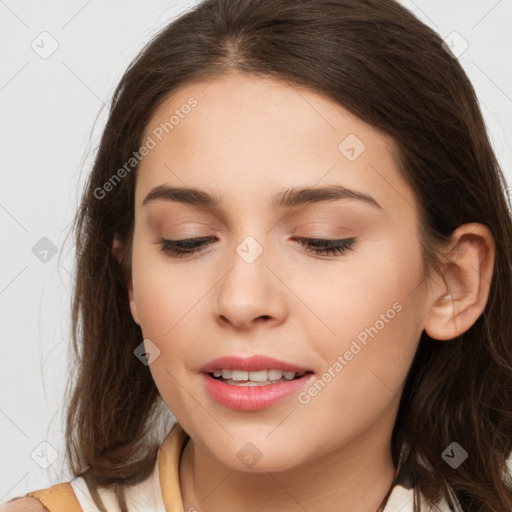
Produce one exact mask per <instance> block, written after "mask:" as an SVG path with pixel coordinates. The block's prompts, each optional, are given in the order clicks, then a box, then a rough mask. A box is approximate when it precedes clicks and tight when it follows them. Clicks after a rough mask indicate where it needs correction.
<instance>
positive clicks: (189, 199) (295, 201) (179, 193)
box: [142, 185, 383, 210]
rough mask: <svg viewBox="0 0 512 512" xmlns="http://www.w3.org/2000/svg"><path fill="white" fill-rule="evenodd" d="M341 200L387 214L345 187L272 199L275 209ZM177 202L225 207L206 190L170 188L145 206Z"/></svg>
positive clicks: (155, 192) (155, 191) (308, 189)
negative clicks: (359, 203)
mask: <svg viewBox="0 0 512 512" xmlns="http://www.w3.org/2000/svg"><path fill="white" fill-rule="evenodd" d="M339 199H355V200H357V201H361V202H363V203H366V204H368V205H371V206H373V207H375V208H379V209H381V210H383V208H382V206H380V204H379V203H378V202H377V201H376V200H375V199H374V198H373V197H372V196H370V195H368V194H364V193H362V192H358V191H356V190H352V189H349V188H346V187H343V186H341V185H332V186H327V187H321V188H311V187H303V188H288V189H285V190H282V191H280V192H279V193H277V194H276V195H274V196H273V197H272V200H271V205H272V206H273V207H275V208H277V207H290V208H291V207H296V206H301V205H304V204H311V203H319V202H324V201H336V200H339ZM157 200H164V201H175V202H179V203H184V204H189V205H193V206H204V207H207V208H218V207H220V205H221V198H220V196H215V195H213V194H210V193H208V192H206V191H204V190H200V189H198V188H193V187H170V186H168V185H159V186H157V187H155V188H153V189H152V190H151V191H150V192H149V194H148V195H147V196H146V197H145V199H144V201H143V202H142V205H143V206H144V205H146V204H149V203H152V202H153V201H157Z"/></svg>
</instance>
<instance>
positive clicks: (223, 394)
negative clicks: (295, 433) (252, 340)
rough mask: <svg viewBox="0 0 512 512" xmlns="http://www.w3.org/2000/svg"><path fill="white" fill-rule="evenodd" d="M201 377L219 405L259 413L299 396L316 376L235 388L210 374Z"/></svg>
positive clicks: (311, 374) (308, 375) (309, 375)
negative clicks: (289, 398) (302, 389)
mask: <svg viewBox="0 0 512 512" xmlns="http://www.w3.org/2000/svg"><path fill="white" fill-rule="evenodd" d="M224 368H226V367H225V366H224ZM262 369H263V368H262ZM289 371H294V370H289ZM201 377H202V378H203V382H204V385H205V387H206V391H207V392H208V394H209V395H210V397H211V398H212V399H213V400H215V401H216V402H218V403H219V404H221V405H223V406H225V407H228V408H230V409H236V410H239V411H257V410H261V409H266V408H268V407H270V406H271V405H274V404H276V403H278V402H281V401H283V400H285V399H286V398H288V397H290V396H291V395H295V394H297V393H298V392H299V391H300V390H301V388H304V387H305V386H306V385H307V384H308V383H309V382H310V381H311V379H312V378H314V374H313V373H306V375H304V376H302V377H300V378H298V379H294V380H289V381H286V382H277V383H275V384H266V385H264V386H234V385H231V384H226V383H225V382H222V381H220V380H217V379H214V378H213V377H211V376H210V375H209V374H208V373H202V374H201Z"/></svg>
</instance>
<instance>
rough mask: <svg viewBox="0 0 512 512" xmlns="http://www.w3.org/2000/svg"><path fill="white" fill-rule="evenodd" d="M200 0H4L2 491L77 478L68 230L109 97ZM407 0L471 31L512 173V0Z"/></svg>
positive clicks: (461, 32)
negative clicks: (71, 416)
mask: <svg viewBox="0 0 512 512" xmlns="http://www.w3.org/2000/svg"><path fill="white" fill-rule="evenodd" d="M195 3H197V2H193V1H189V2H184V1H174V2H170V1H163V0H153V1H151V2H147V1H146V2H143V1H142V0H137V1H134V0H132V1H126V0H124V1H121V0H116V1H110V2H108V3H107V2H100V1H99V0H89V1H86V0H80V1H67V2H64V1H63V0H61V1H56V0H52V1H47V2H44V3H40V2H36V1H35V0H32V1H25V2H15V1H14V0H0V47H2V48H3V54H2V61H1V66H0V106H1V121H2V122H1V124H0V130H1V132H0V135H1V136H0V141H1V142H0V144H1V147H0V158H1V167H0V173H1V180H2V181H1V184H2V186H1V187H0V232H1V240H3V241H4V242H3V244H2V245H1V248H2V250H1V255H2V264H1V265H0V322H1V323H0V328H1V340H2V357H1V359H0V379H1V380H0V433H1V438H0V502H5V501H7V500H9V499H10V498H12V497H14V496H20V495H22V494H24V493H26V492H28V491H30V490H35V489H38V488H42V487H47V486H48V485H51V484H53V483H57V482H59V481H64V480H67V479H69V475H68V473H67V472H66V470H65V467H64V442H63V432H64V429H63V419H62V418H63V410H62V407H61V403H62V396H63V392H64V384H65V378H66V358H67V351H68V346H69V326H70V298H71V285H72V282H73V277H72V274H73V247H72V240H68V241H67V242H66V245H65V246H64V240H65V237H66V234H67V232H68V229H69V226H70V222H71V220H72V218H73V214H74V211H75V208H76V205H77V198H78V197H79V193H80V191H81V186H82V183H83V181H84V177H85V176H86V174H87V172H88V171H89V169H90V163H91V160H92V156H93V154H94V148H95V146H96V144H97V142H98V136H99V134H100V132H101V129H102V127H103V124H104V122H105V120H106V114H107V110H106V108H103V110H102V111H101V113H100V109H101V107H102V106H103V104H105V103H108V101H109V99H110V96H111V93H112V92H113V89H114V87H115V85H116V84H117V81H118V80H119V78H120V76H121V74H122V73H123V71H124V70H125V68H126V67H127V65H128V64H129V62H130V60H131V59H132V58H133V57H134V56H135V55H136V53H137V52H138V51H139V50H140V49H141V48H142V46H143V45H144V44H145V43H146V42H147V41H148V40H149V39H150V38H151V36H152V34H154V33H155V32H156V31H158V30H159V29H160V28H161V27H162V26H163V25H164V24H166V23H167V22H168V21H170V20H171V19H172V18H174V17H175V16H176V15H178V14H179V13H181V12H183V11H184V10H185V9H187V8H188V7H190V6H192V5H194V4H195ZM402 3H403V4H404V5H405V6H406V7H408V8H409V9H410V10H411V11H413V12H414V13H415V14H416V15H417V16H418V17H419V18H420V19H421V20H422V21H424V22H425V23H426V24H427V25H429V26H431V27H432V28H433V29H434V30H436V31H437V32H438V33H439V34H440V35H441V36H442V37H443V38H445V37H447V36H449V35H450V34H452V33H453V32H457V33H458V35H457V34H456V35H455V36H454V35H451V36H450V41H453V42H454V43H455V48H456V49H457V48H458V49H459V50H462V49H463V48H464V46H462V45H465V43H464V41H466V42H467V44H468V47H467V49H466V50H465V51H464V52H463V53H462V54H461V55H460V56H459V60H460V62H461V63H462V65H463V67H464V69H465V70H466V72H467V74H468V75H469V78H470V79H471V81H472V83H473V85H474V87H475V90H476V92H477V95H478V97H479V101H480V105H481V108H482V111H483V114H484V117H485V119H486V123H487V125H488V128H489V132H490V136H491V140H492V142H493V146H494V149H495V151H496V154H497V157H498V160H499V161H500V163H501V164H502V166H503V169H504V171H505V173H506V176H507V180H508V181H509V183H510V182H511V181H512V146H511V142H510V137H509V136H508V135H509V134H510V133H511V129H512V63H511V58H510V55H511V52H512V35H511V32H510V26H511V23H512V0H499V1H498V0H471V1H469V0H414V1H413V0H404V1H403V2H402ZM43 32H47V34H43V35H41V33H43ZM457 41H458V42H457ZM52 45H53V46H56V45H58V47H57V48H56V49H55V51H54V52H53V53H52V54H51V55H49V56H48V55H46V54H45V52H50V51H51V50H52V49H53V47H52ZM41 239H43V240H42V241H41ZM34 247H35V249H34ZM52 248H53V250H54V252H55V254H53V253H52ZM44 250H47V251H48V253H43V252H41V251H44ZM59 256H60V261H59ZM50 463H51V465H49V467H48V468H45V467H44V466H46V465H48V464H50Z"/></svg>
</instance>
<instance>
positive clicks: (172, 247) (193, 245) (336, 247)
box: [157, 236, 356, 258]
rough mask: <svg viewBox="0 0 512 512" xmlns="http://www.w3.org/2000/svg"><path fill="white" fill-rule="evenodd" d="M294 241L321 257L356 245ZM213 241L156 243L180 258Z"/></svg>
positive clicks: (205, 238)
mask: <svg viewBox="0 0 512 512" xmlns="http://www.w3.org/2000/svg"><path fill="white" fill-rule="evenodd" d="M294 240H297V241H298V242H299V243H300V244H301V245H302V246H303V247H304V248H305V250H306V251H307V252H312V253H314V254H316V255H323V256H331V255H339V254H343V253H345V252H348V251H350V250H352V249H353V247H354V245H355V243H356V239H355V238H342V239H338V240H328V239H323V238H306V237H302V238H299V237H295V238H294ZM213 241H215V238H214V237H209V236H203V237H195V238H186V239H183V240H166V239H163V238H162V239H160V241H159V242H157V243H158V244H160V245H161V250H162V251H163V252H164V253H166V254H169V255H170V256H172V257H176V258H182V257H185V256H189V255H192V254H195V253H198V252H200V251H202V250H203V248H204V247H206V246H207V245H210V244H211V243H213Z"/></svg>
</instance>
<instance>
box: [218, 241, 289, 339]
mask: <svg viewBox="0 0 512 512" xmlns="http://www.w3.org/2000/svg"><path fill="white" fill-rule="evenodd" d="M269 255H270V251H267V250H266V249H265V248H264V247H262V246H261V245H260V244H259V243H258V242H256V241H255V239H253V238H252V237H247V238H246V239H245V240H244V241H243V242H242V243H241V244H239V245H238V247H237V248H236V250H233V252H232V253H231V255H230V256H229V257H228V258H227V262H228V265H229V270H228V271H227V273H226V274H225V275H224V277H223V278H222V279H221V281H220V283H219V286H218V287H217V296H216V308H217V311H216V315H217V321H218V322H219V323H220V324H221V326H223V327H226V326H228V325H231V326H232V327H235V328H236V329H250V328H252V326H254V325H259V324H265V325H268V326H269V327H270V326H272V327H275V326H277V325H280V324H281V323H283V322H284V321H285V319H286V317H287V314H288V308H287V303H286V300H287V299H286V296H287V294H286V291H287V288H286V286H285V285H284V284H283V279H282V278H280V277H279V276H278V274H279V270H278V269H279V267H278V265H277V262H271V261H269V260H270V257H269ZM269 264H270V266H269ZM274 267H275V268H274ZM276 270H277V271H276Z"/></svg>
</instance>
